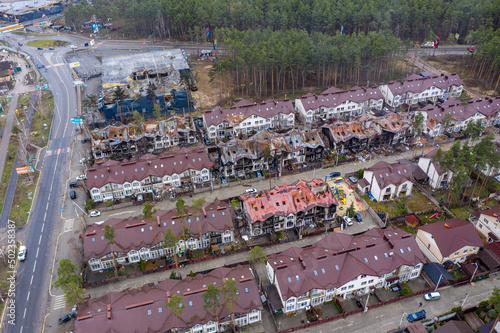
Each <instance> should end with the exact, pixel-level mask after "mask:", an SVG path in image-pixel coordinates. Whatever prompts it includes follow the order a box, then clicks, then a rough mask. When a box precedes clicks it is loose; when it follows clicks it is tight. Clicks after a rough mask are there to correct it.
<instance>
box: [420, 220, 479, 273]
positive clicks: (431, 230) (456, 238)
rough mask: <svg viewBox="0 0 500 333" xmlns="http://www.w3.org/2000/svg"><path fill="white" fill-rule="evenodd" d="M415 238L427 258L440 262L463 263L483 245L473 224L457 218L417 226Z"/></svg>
mask: <svg viewBox="0 0 500 333" xmlns="http://www.w3.org/2000/svg"><path fill="white" fill-rule="evenodd" d="M416 238H417V244H418V246H419V247H420V250H422V252H423V253H424V254H425V256H426V257H427V259H429V260H430V261H431V262H439V263H441V264H442V263H444V262H446V261H452V262H453V263H455V264H456V263H463V262H464V261H465V259H466V258H467V257H468V256H469V255H471V254H476V253H477V252H478V251H479V249H480V248H481V246H483V245H484V244H483V242H482V241H481V238H480V237H479V235H478V233H477V231H476V229H475V228H474V225H473V224H472V223H470V222H467V221H464V220H460V219H457V218H453V219H449V220H445V221H441V222H436V223H432V224H427V225H424V226H422V227H419V228H418V231H417V236H416Z"/></svg>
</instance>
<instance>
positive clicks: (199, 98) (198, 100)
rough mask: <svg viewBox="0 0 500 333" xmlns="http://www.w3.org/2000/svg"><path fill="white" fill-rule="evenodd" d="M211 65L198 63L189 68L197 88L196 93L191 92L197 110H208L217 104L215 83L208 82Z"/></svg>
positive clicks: (217, 91)
mask: <svg viewBox="0 0 500 333" xmlns="http://www.w3.org/2000/svg"><path fill="white" fill-rule="evenodd" d="M211 69H212V64H209V63H208V64H207V62H206V61H199V62H197V63H195V64H194V65H192V66H191V70H192V71H193V75H194V77H195V80H196V85H197V86H198V91H193V92H192V96H193V100H194V104H195V105H196V108H197V109H201V110H209V109H212V108H213V107H214V106H216V105H217V103H218V102H219V97H218V96H219V89H217V85H216V83H215V82H210V76H209V73H210V70H211Z"/></svg>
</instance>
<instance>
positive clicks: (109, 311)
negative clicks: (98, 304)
mask: <svg viewBox="0 0 500 333" xmlns="http://www.w3.org/2000/svg"><path fill="white" fill-rule="evenodd" d="M107 314H108V320H109V319H111V304H108V311H107Z"/></svg>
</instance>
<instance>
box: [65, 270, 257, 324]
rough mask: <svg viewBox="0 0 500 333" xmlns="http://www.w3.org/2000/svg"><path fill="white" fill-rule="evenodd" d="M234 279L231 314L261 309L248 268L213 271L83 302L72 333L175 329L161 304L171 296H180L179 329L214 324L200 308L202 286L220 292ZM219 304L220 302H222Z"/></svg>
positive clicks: (224, 309) (225, 311)
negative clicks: (235, 295)
mask: <svg viewBox="0 0 500 333" xmlns="http://www.w3.org/2000/svg"><path fill="white" fill-rule="evenodd" d="M230 278H234V280H235V282H236V288H237V289H238V291H239V300H238V301H236V302H234V311H235V313H236V314H238V313H243V314H246V313H249V312H251V311H252V310H254V309H255V310H262V303H261V301H260V297H259V291H258V289H257V284H256V283H255V281H254V277H253V275H252V273H251V271H250V269H249V268H248V266H241V265H240V266H237V267H235V268H225V267H220V268H216V269H215V270H213V271H212V272H210V273H208V274H205V275H202V274H198V275H196V276H195V277H193V278H191V277H189V276H187V277H186V278H185V279H184V280H170V279H168V280H164V281H161V282H159V283H158V284H157V285H155V286H153V287H142V288H138V289H132V290H127V291H123V292H111V293H109V294H106V295H105V296H103V297H101V298H99V299H91V300H88V301H86V302H85V303H84V304H83V305H82V306H81V307H80V308H79V309H78V313H77V319H76V322H75V330H76V332H167V331H169V330H171V329H173V328H175V327H177V324H176V318H175V316H174V315H173V314H171V313H170V311H169V308H168V307H167V306H166V305H165V304H166V303H167V302H168V300H169V299H170V297H171V296H172V295H179V296H181V297H183V298H184V299H183V300H182V304H183V305H184V307H185V309H184V313H183V314H182V315H181V316H179V327H181V328H189V327H193V326H195V325H197V324H202V325H203V324H206V323H207V322H209V321H216V320H217V319H216V317H215V315H213V314H212V313H211V312H209V311H206V310H204V309H203V304H204V303H203V299H202V295H203V292H204V290H206V286H207V285H208V284H210V283H214V284H215V285H216V287H217V288H219V289H222V285H223V280H224V279H230ZM222 302H223V301H222ZM219 311H220V313H219V319H223V318H226V317H227V316H229V315H230V314H231V312H230V311H229V310H228V308H227V306H224V307H222V309H220V310H219Z"/></svg>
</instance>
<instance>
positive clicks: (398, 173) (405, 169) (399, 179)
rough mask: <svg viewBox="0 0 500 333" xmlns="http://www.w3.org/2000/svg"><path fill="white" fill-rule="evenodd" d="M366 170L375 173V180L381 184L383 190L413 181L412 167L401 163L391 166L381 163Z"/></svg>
mask: <svg viewBox="0 0 500 333" xmlns="http://www.w3.org/2000/svg"><path fill="white" fill-rule="evenodd" d="M366 170H368V171H372V172H373V179H374V180H375V181H376V182H377V183H378V184H379V187H380V188H381V189H383V188H385V187H386V186H388V185H390V184H393V185H396V186H399V185H401V184H403V183H404V182H406V181H412V170H411V168H410V166H409V165H407V164H403V163H399V162H398V163H392V164H389V163H387V162H384V161H380V162H377V163H376V164H374V165H373V166H371V167H369V168H368V169H366ZM369 181H371V180H369Z"/></svg>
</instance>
